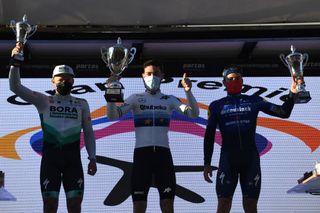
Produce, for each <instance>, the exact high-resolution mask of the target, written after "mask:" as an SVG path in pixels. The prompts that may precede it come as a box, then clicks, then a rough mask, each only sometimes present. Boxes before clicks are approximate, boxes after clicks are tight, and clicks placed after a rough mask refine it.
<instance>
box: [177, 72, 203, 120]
mask: <svg viewBox="0 0 320 213" xmlns="http://www.w3.org/2000/svg"><path fill="white" fill-rule="evenodd" d="M181 84H182V86H183V88H184V91H185V93H186V98H187V100H188V106H187V107H186V108H185V109H184V114H185V115H187V116H188V117H191V118H196V117H198V116H199V107H198V103H197V100H196V99H195V97H194V96H193V94H192V92H191V87H192V83H191V81H190V79H189V78H188V77H187V74H186V73H184V74H183V77H182V80H181Z"/></svg>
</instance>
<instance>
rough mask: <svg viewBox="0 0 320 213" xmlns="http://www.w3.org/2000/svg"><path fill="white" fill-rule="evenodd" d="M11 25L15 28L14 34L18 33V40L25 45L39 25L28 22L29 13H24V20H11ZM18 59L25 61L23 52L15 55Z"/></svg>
mask: <svg viewBox="0 0 320 213" xmlns="http://www.w3.org/2000/svg"><path fill="white" fill-rule="evenodd" d="M10 27H11V29H12V30H13V32H14V34H16V42H18V43H21V44H22V45H24V44H25V43H26V42H27V39H29V38H30V37H31V36H32V35H33V34H34V33H35V32H36V31H37V25H34V26H31V25H30V24H29V23H28V20H27V15H24V16H23V18H22V21H19V22H16V21H14V20H11V22H10ZM15 58H16V59H17V60H20V61H23V52H21V53H19V54H17V55H16V56H15Z"/></svg>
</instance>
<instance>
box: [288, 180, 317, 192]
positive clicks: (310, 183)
mask: <svg viewBox="0 0 320 213" xmlns="http://www.w3.org/2000/svg"><path fill="white" fill-rule="evenodd" d="M287 193H288V194H296V193H309V194H312V195H320V176H314V177H310V179H309V178H308V180H307V181H304V182H302V183H300V184H298V185H296V186H294V187H293V188H291V189H289V190H288V191H287Z"/></svg>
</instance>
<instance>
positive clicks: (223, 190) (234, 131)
mask: <svg viewBox="0 0 320 213" xmlns="http://www.w3.org/2000/svg"><path fill="white" fill-rule="evenodd" d="M293 105H294V101H293V94H292V93H290V94H289V97H288V98H287V100H286V101H285V102H284V103H283V105H282V106H279V105H275V104H272V103H270V102H267V101H266V100H265V99H263V98H261V97H259V96H247V95H241V94H240V95H228V96H227V97H225V98H222V99H220V100H217V101H214V102H212V103H211V104H210V105H209V110H208V124H207V128H206V132H205V138H204V164H205V165H210V163H211V158H212V153H213V146H214V138H215V133H216V128H217V127H219V130H220V134H221V137H222V145H221V152H220V162H219V169H218V173H217V179H216V192H217V196H218V198H230V199H232V196H233V194H234V191H235V189H236V186H237V183H238V179H240V185H241V189H242V194H243V197H245V198H254V199H258V197H259V194H260V189H261V169H260V157H259V153H258V150H257V147H256V141H255V135H256V126H257V117H258V113H259V111H262V112H264V113H267V114H269V115H273V116H277V117H281V118H288V117H289V116H290V114H291V111H292V109H293Z"/></svg>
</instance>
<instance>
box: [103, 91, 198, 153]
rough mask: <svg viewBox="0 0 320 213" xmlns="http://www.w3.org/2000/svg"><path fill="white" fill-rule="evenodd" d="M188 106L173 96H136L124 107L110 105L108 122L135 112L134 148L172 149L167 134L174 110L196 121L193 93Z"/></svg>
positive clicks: (161, 94)
mask: <svg viewBox="0 0 320 213" xmlns="http://www.w3.org/2000/svg"><path fill="white" fill-rule="evenodd" d="M186 95H187V99H188V102H189V105H190V106H188V105H186V104H183V103H182V102H181V101H180V100H179V99H178V98H176V97H175V96H172V95H165V94H163V93H161V92H157V93H156V94H154V95H152V94H150V93H149V92H144V93H139V94H133V95H131V96H130V97H129V98H127V99H126V100H125V101H124V104H122V105H121V106H118V107H117V106H116V105H115V104H114V103H110V102H108V105H107V107H108V112H107V113H108V118H109V119H111V120H114V119H117V118H119V117H121V116H122V115H125V114H127V113H128V112H129V111H131V110H132V112H133V117H134V126H135V133H136V144H135V148H139V147H146V146H161V147H167V148H169V140H168V130H169V124H170V119H171V114H172V111H173V110H176V111H177V112H179V113H181V114H184V115H186V116H189V117H197V116H198V114H199V109H198V106H197V103H196V100H195V98H194V97H193V95H192V93H191V92H186Z"/></svg>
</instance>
